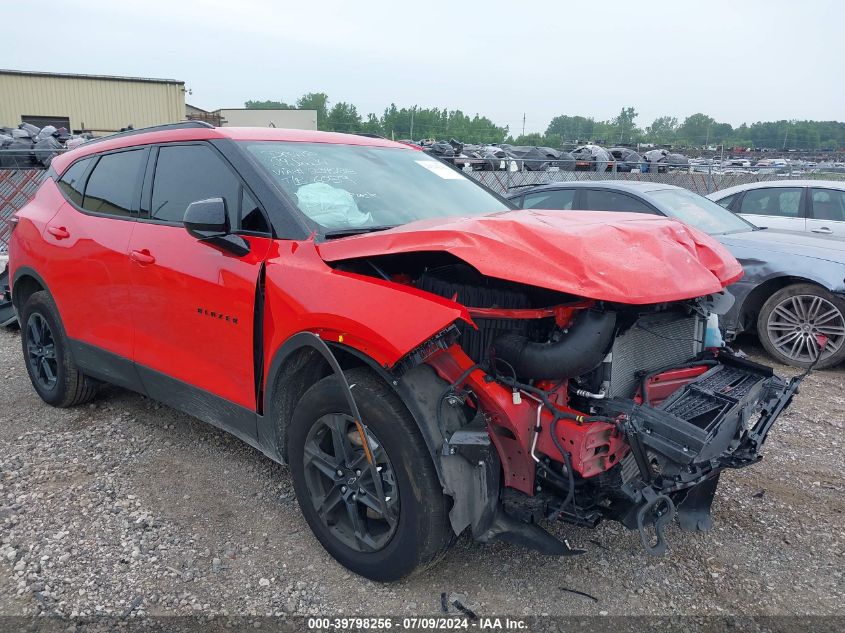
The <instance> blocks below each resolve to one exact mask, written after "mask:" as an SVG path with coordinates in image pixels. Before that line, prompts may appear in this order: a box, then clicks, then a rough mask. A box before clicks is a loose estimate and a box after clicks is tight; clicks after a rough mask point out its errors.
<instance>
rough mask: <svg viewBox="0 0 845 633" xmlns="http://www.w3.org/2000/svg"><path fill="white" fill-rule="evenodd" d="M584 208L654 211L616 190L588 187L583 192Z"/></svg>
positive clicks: (637, 211) (633, 211) (634, 211)
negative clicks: (584, 197)
mask: <svg viewBox="0 0 845 633" xmlns="http://www.w3.org/2000/svg"><path fill="white" fill-rule="evenodd" d="M584 193H585V195H586V202H585V203H584V208H585V209H589V210H590V211H628V212H631V213H654V211H653V210H652V209H651V207H649V206H648V205H647V204H645V203H644V202H640V201H639V200H637V199H636V198H632V197H631V196H628V195H626V194H624V193H618V192H616V191H600V190H594V189H588V190H587V191H585V192H584Z"/></svg>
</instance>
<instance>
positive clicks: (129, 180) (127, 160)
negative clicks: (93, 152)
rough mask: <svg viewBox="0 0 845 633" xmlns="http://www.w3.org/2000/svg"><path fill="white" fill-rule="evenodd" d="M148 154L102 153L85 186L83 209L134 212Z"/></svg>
mask: <svg viewBox="0 0 845 633" xmlns="http://www.w3.org/2000/svg"><path fill="white" fill-rule="evenodd" d="M145 156H146V152H145V151H144V150H132V151H128V152H118V153H117V154H106V155H105V156H101V157H100V160H99V161H97V164H96V165H95V166H94V171H93V172H91V176H89V178H88V184H87V185H86V186H85V197H84V199H83V201H82V208H84V209H86V210H87V211H93V212H94V213H105V214H108V215H115V216H123V217H125V216H128V215H130V214H131V213H132V201H133V199H134V197H135V194H136V191H137V186H138V175H139V173H140V169H141V166H142V165H143V163H144V157H145Z"/></svg>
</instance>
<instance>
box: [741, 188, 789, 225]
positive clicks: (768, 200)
mask: <svg viewBox="0 0 845 633" xmlns="http://www.w3.org/2000/svg"><path fill="white" fill-rule="evenodd" d="M802 192H803V189H802V188H801V187H765V188H763V189H749V190H748V191H746V192H745V195H744V196H743V197H742V202H741V203H740V205H739V213H748V214H750V215H774V216H779V217H782V218H798V217H801V194H802Z"/></svg>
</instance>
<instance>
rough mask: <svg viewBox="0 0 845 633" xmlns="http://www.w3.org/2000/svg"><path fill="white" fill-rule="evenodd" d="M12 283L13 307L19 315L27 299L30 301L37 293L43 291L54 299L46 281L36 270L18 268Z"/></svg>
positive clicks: (26, 267) (25, 267)
mask: <svg viewBox="0 0 845 633" xmlns="http://www.w3.org/2000/svg"><path fill="white" fill-rule="evenodd" d="M11 282H12V305H14V306H15V310H16V311H17V313H18V314H20V311H21V308H23V306H24V304H25V303H26V301H27V299H29V298H30V297H31V296H32V295H33V294H35V293H36V292H40V291H42V290H43V291H45V292H47V294H49V295H50V298H53V294H52V293H51V292H50V289H49V287H48V286H47V283H46V282H45V281H44V279H43V278H42V277H41V275H39V274H38V273H37V272H36V271H35V270H33V269H32V268H30V267H28V266H24V267H21V268H18V269H17V270H16V271H15V276H14V279H12V280H11ZM54 303H55V299H54Z"/></svg>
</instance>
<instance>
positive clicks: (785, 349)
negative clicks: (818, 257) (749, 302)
mask: <svg viewBox="0 0 845 633" xmlns="http://www.w3.org/2000/svg"><path fill="white" fill-rule="evenodd" d="M757 334H758V336H759V337H760V342H761V343H762V344H763V347H765V348H766V351H767V352H769V354H771V355H772V356H773V357H774V358H775V359H777V360H779V361H781V362H782V363H786V364H787V365H794V366H796V367H809V366H810V365H811V364H812V363H814V362H815V361H816V360H817V359H818V358H819V355H821V360H819V361H818V363H817V364H816V367H817V368H819V369H822V368H824V367H832V366H834V365H837V364H839V363H841V362H842V361H843V360H845V301H843V300H842V299H840V298H838V297H836V296H835V295H833V294H831V293H830V292H828V291H827V290H825V289H824V288H821V287H819V286H814V285H812V284H795V285H793V286H787V287H786V288H782V289H781V290H779V291H778V292H776V293H775V294H773V295H772V296H771V297H769V299H768V301H766V303H764V304H763V308H762V309H761V310H760V315H759V317H758V318H757ZM819 335H822V336H824V337H826V338H827V344H826V346H825V348H824V351H823V352H822V351H821V345H820V344H819Z"/></svg>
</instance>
